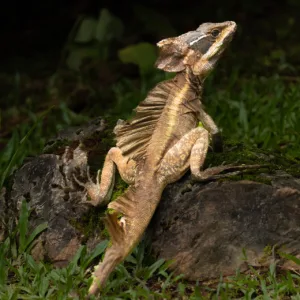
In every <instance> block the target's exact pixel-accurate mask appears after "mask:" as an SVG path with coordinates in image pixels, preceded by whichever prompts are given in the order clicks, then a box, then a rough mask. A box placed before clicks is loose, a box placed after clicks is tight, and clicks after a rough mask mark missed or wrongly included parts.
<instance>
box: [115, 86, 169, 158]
mask: <svg viewBox="0 0 300 300" xmlns="http://www.w3.org/2000/svg"><path fill="white" fill-rule="evenodd" d="M172 87H173V84H172V80H169V81H164V82H161V83H159V84H158V85H157V86H156V87H155V88H153V89H152V90H151V91H150V92H149V94H148V96H147V97H146V99H145V100H144V101H142V102H141V103H140V104H139V105H138V107H137V108H136V109H135V110H134V111H135V112H136V114H135V116H134V117H133V119H132V120H130V121H123V120H119V122H118V124H117V125H116V127H115V128H114V133H115V135H116V140H117V144H116V145H117V147H119V148H120V149H121V151H122V153H123V155H124V156H125V157H128V159H130V158H131V159H134V160H139V159H140V158H141V157H143V156H144V155H145V153H146V150H147V147H148V145H149V142H150V139H151V137H152V134H153V131H154V129H155V126H156V124H157V122H158V119H159V117H160V116H161V114H162V111H163V109H164V107H165V105H166V102H167V99H168V97H169V95H170V91H171V89H172Z"/></svg>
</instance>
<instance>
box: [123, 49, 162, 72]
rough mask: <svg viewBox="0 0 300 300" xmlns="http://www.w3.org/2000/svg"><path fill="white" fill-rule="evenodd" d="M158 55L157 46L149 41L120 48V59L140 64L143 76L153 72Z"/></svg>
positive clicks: (124, 61)
mask: <svg viewBox="0 0 300 300" xmlns="http://www.w3.org/2000/svg"><path fill="white" fill-rule="evenodd" d="M156 57H157V54H156V48H155V47H154V46H153V45H151V44H149V43H139V44H136V45H131V46H128V47H126V48H124V49H121V50H119V58H120V60H121V61H122V62H123V63H134V64H136V65H138V67H139V69H140V73H141V75H142V76H143V75H145V74H149V73H151V72H153V66H154V63H155V60H156Z"/></svg>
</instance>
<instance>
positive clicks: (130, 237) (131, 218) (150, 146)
mask: <svg viewBox="0 0 300 300" xmlns="http://www.w3.org/2000/svg"><path fill="white" fill-rule="evenodd" d="M236 28H237V25H236V23H235V22H233V21H227V22H222V23H203V24H201V25H200V26H199V27H198V28H197V29H196V30H194V31H189V32H187V33H184V34H182V35H179V36H177V37H171V38H166V39H163V40H162V41H160V42H158V43H157V46H158V48H159V55H158V59H157V61H156V64H155V65H156V67H157V68H158V69H161V70H164V71H166V72H174V73H175V77H173V78H172V79H169V80H166V81H163V82H160V83H158V84H157V85H156V86H155V87H154V88H153V89H152V90H151V91H150V92H149V93H148V95H147V97H146V99H145V100H144V101H142V102H141V103H140V104H139V105H138V106H137V108H136V109H135V116H134V117H133V118H132V119H131V120H129V121H123V120H119V121H118V123H117V125H116V126H115V128H114V133H115V135H116V147H113V148H111V149H110V150H109V151H108V153H107V155H106V158H105V161H104V165H103V169H102V172H101V179H100V171H98V174H97V182H96V183H94V182H93V181H92V179H91V177H90V175H89V172H88V178H89V181H88V182H87V183H86V184H84V186H85V188H86V190H87V193H88V195H89V196H90V201H89V202H90V204H91V205H94V206H97V205H102V204H106V203H107V202H108V201H109V200H110V197H111V194H112V189H113V186H114V177H115V172H116V168H117V169H118V172H119V174H120V176H121V178H122V179H123V180H124V181H125V182H127V183H128V184H129V187H128V189H127V190H126V191H125V192H124V193H123V194H122V195H121V196H119V197H118V198H117V199H116V200H114V201H112V202H110V203H109V204H108V208H109V209H110V211H109V212H108V213H107V214H106V218H105V224H106V228H107V230H108V232H109V234H110V237H111V246H110V247H108V248H107V249H106V252H105V254H104V258H103V261H102V262H100V263H99V264H98V265H97V266H96V267H95V270H94V272H93V275H92V278H93V279H92V283H91V286H90V288H89V292H88V297H91V295H97V294H98V293H99V292H100V289H101V287H103V286H104V285H105V282H106V280H107V278H108V277H109V275H110V274H111V272H112V271H113V270H114V268H115V266H116V265H117V264H119V263H120V262H122V261H123V260H124V259H125V258H126V257H127V256H128V255H129V254H130V253H131V251H132V250H133V248H134V247H135V246H136V245H137V243H138V242H139V241H140V239H141V237H142V235H143V233H144V231H145V229H146V228H147V226H148V224H149V222H150V220H151V218H152V216H153V214H154V212H155V210H156V207H157V205H158V203H159V201H160V198H161V195H162V192H163V190H164V188H165V187H166V186H167V185H168V184H170V183H172V182H175V181H177V180H179V179H180V178H181V177H182V176H183V175H184V174H185V173H186V172H187V171H188V169H190V170H191V174H192V177H193V179H194V180H205V179H207V178H209V177H212V176H218V175H217V174H219V173H220V172H222V171H224V170H228V169H231V168H232V165H221V166H217V167H211V168H208V169H206V170H204V171H201V167H202V165H203V163H204V160H205V157H206V154H207V151H208V148H209V142H210V135H212V136H213V135H217V136H218V134H219V129H218V127H217V126H216V124H215V123H214V121H213V120H212V118H211V117H210V116H209V115H208V114H207V113H206V112H205V111H204V109H203V108H202V104H201V101H200V99H201V94H202V89H203V83H204V81H205V79H206V77H207V76H208V74H209V73H210V72H211V71H212V70H213V69H214V67H215V65H216V63H217V62H218V60H219V58H220V56H221V54H222V53H223V52H224V50H225V49H226V48H227V46H228V45H229V44H230V42H231V40H232V38H233V36H234V33H235V31H236ZM199 121H201V122H202V124H203V126H198V124H199ZM238 167H242V168H245V166H237V168H238ZM250 167H251V166H250ZM219 176H221V174H220V175H219ZM120 216H121V218H120Z"/></svg>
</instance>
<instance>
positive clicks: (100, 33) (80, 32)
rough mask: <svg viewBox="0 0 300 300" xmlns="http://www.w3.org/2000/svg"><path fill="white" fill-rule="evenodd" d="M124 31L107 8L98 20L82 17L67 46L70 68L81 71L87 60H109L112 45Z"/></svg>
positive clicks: (119, 22)
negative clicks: (84, 61)
mask: <svg viewBox="0 0 300 300" xmlns="http://www.w3.org/2000/svg"><path fill="white" fill-rule="evenodd" d="M123 31H124V25H123V23H122V22H121V20H120V19H118V18H117V17H115V16H113V15H112V14H111V13H110V12H109V11H108V10H107V9H105V8H104V9H102V10H101V11H100V13H99V18H98V19H95V18H92V17H89V16H87V17H82V16H80V17H79V18H78V20H77V22H76V23H75V25H74V27H73V29H72V31H71V32H70V34H69V38H68V41H67V43H66V45H65V52H68V56H67V59H66V63H67V65H68V67H69V68H70V69H72V70H79V68H80V66H81V64H82V62H83V60H84V59H86V58H88V59H93V60H98V59H103V60H105V59H107V57H108V52H109V49H110V43H111V42H112V41H114V40H118V39H119V38H120V37H121V36H122V34H123Z"/></svg>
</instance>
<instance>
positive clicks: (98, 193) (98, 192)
mask: <svg viewBox="0 0 300 300" xmlns="http://www.w3.org/2000/svg"><path fill="white" fill-rule="evenodd" d="M116 167H117V168H118V171H119V173H120V175H121V178H122V179H123V180H124V181H125V182H126V183H128V184H133V183H134V180H135V167H136V163H135V161H134V160H132V159H128V158H126V157H124V156H123V155H122V152H121V150H120V149H119V148H117V147H113V148H111V149H110V150H109V151H108V153H107V155H106V157H105V161H104V165H103V169H102V173H101V179H100V180H99V177H100V176H99V171H98V173H97V179H96V183H94V182H93V181H92V180H91V179H90V176H88V177H89V181H88V182H87V183H86V184H84V187H85V188H86V190H87V193H88V195H89V196H90V198H91V201H87V203H90V204H92V205H94V206H97V205H101V204H106V203H107V202H108V201H109V200H110V198H111V194H112V191H113V188H114V184H115V172H116Z"/></svg>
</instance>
